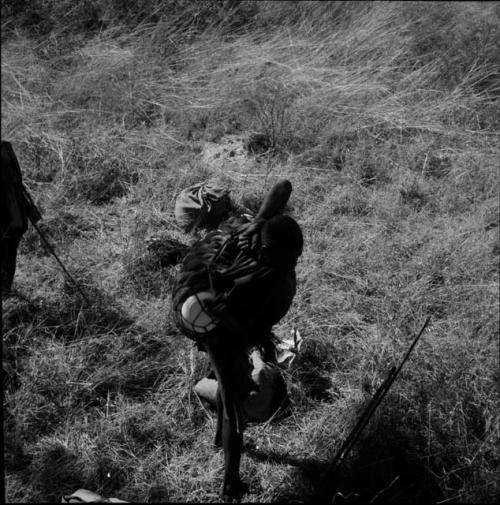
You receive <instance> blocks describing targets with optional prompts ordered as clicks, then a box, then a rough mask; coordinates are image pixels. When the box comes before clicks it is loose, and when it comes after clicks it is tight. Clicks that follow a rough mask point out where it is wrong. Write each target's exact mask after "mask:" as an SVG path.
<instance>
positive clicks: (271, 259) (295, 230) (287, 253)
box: [259, 215, 304, 270]
mask: <svg viewBox="0 0 500 505" xmlns="http://www.w3.org/2000/svg"><path fill="white" fill-rule="evenodd" d="M260 239H261V246H260V251H259V259H260V260H261V261H262V262H264V263H267V264H269V265H271V266H272V267H274V268H276V269H278V270H290V269H292V268H294V267H295V265H296V263H297V260H298V259H299V256H300V255H301V254H302V247H303V245H304V240H303V237H302V231H301V229H300V226H299V225H298V224H297V222H296V221H295V220H294V219H292V218H291V217H289V216H284V215H277V216H274V217H272V218H271V219H269V220H268V221H266V222H265V223H264V225H263V226H262V229H261V231H260Z"/></svg>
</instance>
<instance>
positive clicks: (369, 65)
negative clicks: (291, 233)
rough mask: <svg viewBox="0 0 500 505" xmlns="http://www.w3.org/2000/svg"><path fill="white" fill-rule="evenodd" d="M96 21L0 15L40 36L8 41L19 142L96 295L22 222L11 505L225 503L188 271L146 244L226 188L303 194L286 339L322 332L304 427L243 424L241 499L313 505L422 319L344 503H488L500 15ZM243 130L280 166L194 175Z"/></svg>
mask: <svg viewBox="0 0 500 505" xmlns="http://www.w3.org/2000/svg"><path fill="white" fill-rule="evenodd" d="M7 4H9V5H10V3H9V2H5V5H7ZM152 4H154V2H144V9H147V8H148V5H149V8H151V5H152ZM35 5H36V4H35ZM88 5H91V6H94V7H95V9H94V10H92V9H87V8H86V9H85V10H84V11H83V12H78V10H77V9H76V11H75V9H73V10H71V9H68V3H67V2H66V3H65V2H64V1H62V0H61V1H59V2H55V3H54V4H53V5H52V8H53V9H54V10H53V11H43V9H42V7H40V8H39V9H40V10H39V11H36V12H35V10H36V9H35V8H34V12H35V13H37V15H38V18H37V17H36V16H33V17H32V18H29V16H25V17H24V18H21V17H19V16H20V14H19V13H17V14H16V13H15V12H13V11H12V12H10V16H7V17H6V18H4V23H5V27H7V28H8V27H9V26H10V27H12V26H13V25H14V24H15V23H21V21H22V22H23V23H24V26H25V27H24V28H22V29H18V30H16V31H13V32H7V30H5V32H4V35H3V36H4V40H3V42H2V138H5V139H8V140H11V141H12V142H13V144H14V147H15V149H16V152H17V153H18V156H19V158H20V161H21V166H22V169H23V173H24V177H25V180H26V183H27V185H28V186H29V188H30V189H31V191H32V194H33V195H34V197H35V200H36V201H37V203H38V204H39V205H40V207H41V209H42V210H43V214H44V219H43V222H42V223H43V226H44V229H45V230H47V232H48V233H50V235H51V237H52V239H53V241H54V242H55V243H56V244H57V249H58V251H59V253H60V255H61V257H62V258H63V260H64V262H65V264H66V265H67V267H68V268H69V270H70V271H71V272H73V273H74V275H75V276H76V277H77V278H78V280H79V281H80V282H81V283H82V284H83V285H84V286H85V288H86V290H87V291H88V292H89V293H90V295H91V297H92V300H93V301H94V303H93V305H92V307H83V306H82V303H81V300H80V299H79V297H78V293H76V292H75V289H74V288H73V287H72V286H71V284H68V283H67V281H65V279H64V278H63V276H62V274H61V272H60V271H59V269H58V266H57V264H55V262H54V260H53V259H52V258H51V257H50V256H48V255H47V254H46V253H45V252H44V251H43V249H42V248H41V247H40V244H39V242H38V239H37V236H36V234H35V233H34V232H33V230H30V231H29V232H28V233H27V235H26V236H25V238H24V239H23V242H22V246H21V254H20V257H19V262H18V271H17V274H16V280H15V289H16V290H17V291H18V292H19V293H21V294H22V295H23V296H22V297H19V296H18V297H13V298H10V299H8V300H4V301H3V330H4V368H5V370H6V371H7V374H6V376H5V377H6V378H5V382H4V388H5V396H4V409H5V410H4V412H5V415H4V418H5V421H4V434H5V444H6V445H5V456H6V470H5V471H6V497H7V499H8V501H28V500H51V499H58V498H59V497H60V495H61V494H62V493H64V492H72V491H74V490H75V489H76V488H78V487H86V488H89V489H93V490H95V491H98V492H102V493H103V494H105V495H107V496H112V495H114V496H119V497H121V498H124V499H131V500H139V501H146V500H150V501H154V500H164V501H165V500H176V501H210V500H217V498H218V490H219V486H220V478H221V470H222V465H223V458H222V453H221V452H220V451H219V452H216V451H214V450H213V449H212V447H211V441H212V436H213V425H214V420H213V417H212V416H211V415H210V414H209V413H208V412H207V411H206V410H205V409H204V408H203V406H202V405H201V404H200V403H199V401H198V400H197V399H196V397H195V396H194V395H193V393H192V392H191V387H192V385H193V383H194V382H195V381H196V380H197V379H198V378H199V377H201V374H202V373H203V372H204V370H205V367H206V364H205V361H204V357H203V356H202V355H198V354H197V353H195V352H194V351H193V350H192V348H191V345H190V343H189V341H187V339H185V338H183V337H181V336H179V335H178V333H177V332H176V330H175V329H174V327H173V325H172V322H171V320H170V317H169V309H170V302H169V289H170V286H171V280H172V274H173V272H172V271H169V270H161V269H159V268H157V267H156V266H155V265H154V264H152V263H151V262H148V261H145V260H144V257H145V253H146V247H145V243H144V240H145V238H147V237H148V236H150V235H152V234H154V233H158V232H162V233H164V232H166V233H168V234H169V235H170V236H172V237H174V238H177V239H181V240H187V239H188V237H186V236H184V235H183V234H182V233H181V232H179V231H178V230H177V228H176V225H175V220H174V217H173V203H174V200H175V196H176V194H177V193H178V192H179V190H180V189H181V188H183V187H185V186H187V185H189V184H190V183H193V182H196V181H199V180H201V179H203V178H206V177H207V176H210V175H217V176H220V177H222V178H223V179H224V180H225V181H226V182H227V183H228V184H229V185H230V186H231V187H232V189H233V195H234V196H235V198H236V199H238V200H240V201H243V199H244V198H260V197H261V196H262V195H263V194H264V192H265V191H266V189H268V188H269V187H270V186H271V185H272V184H273V182H274V181H276V180H277V179H278V178H279V177H283V176H286V177H288V178H289V179H290V180H291V181H292V183H293V185H294V193H293V196H292V201H291V209H290V210H291V213H292V214H293V215H294V216H295V217H296V218H297V220H298V221H299V223H300V224H301V226H302V227H303V230H304V234H305V239H306V246H305V251H304V255H303V257H302V259H301V261H300V264H299V266H298V270H297V273H298V280H299V289H298V294H297V297H296V300H295V302H294V305H293V307H292V310H291V311H290V313H289V314H288V315H287V316H286V318H285V319H284V320H283V322H282V323H281V324H280V329H281V330H282V331H288V330H289V329H290V328H291V327H292V326H297V327H298V328H299V329H300V331H301V333H302V335H303V336H304V338H305V343H304V347H303V353H302V355H301V357H300V359H298V360H296V362H294V366H293V367H292V369H291V370H290V373H289V375H288V376H287V378H288V381H289V387H290V391H291V395H292V399H293V403H294V409H293V414H292V416H291V417H288V418H286V419H284V420H282V421H279V422H276V423H272V424H266V425H260V426H253V427H251V428H250V429H249V430H248V436H249V437H250V438H252V439H253V440H254V441H255V443H256V444H257V446H258V447H259V449H258V450H257V451H255V453H254V457H249V456H246V457H244V458H243V463H242V469H243V474H244V476H245V477H246V478H247V479H248V480H249V481H250V485H251V490H252V494H251V495H248V499H249V500H255V501H264V502H265V501H274V500H277V499H285V498H287V497H288V498H289V497H296V498H304V497H307V496H308V493H309V492H310V491H311V489H314V486H315V485H316V484H317V475H318V473H319V471H320V470H321V469H322V468H323V466H324V463H325V461H327V459H328V457H329V456H331V455H332V454H334V453H335V450H336V449H337V448H338V447H339V444H340V443H341V441H342V440H343V439H344V438H345V436H346V435H347V433H348V430H349V429H350V427H352V426H353V424H354V422H355V420H356V416H357V415H358V413H359V410H360V409H361V408H362V406H363V405H364V404H365V402H366V401H367V400H368V399H369V398H370V394H371V393H373V391H374V390H375V389H376V387H377V386H378V384H379V383H380V382H381V381H382V380H383V378H384V374H385V373H386V371H387V370H388V369H389V367H390V365H391V364H393V363H394V362H395V361H397V360H398V359H399V358H400V357H401V356H402V354H403V353H404V352H405V350H406V349H407V347H408V345H409V343H410V341H411V338H412V335H413V334H414V333H415V331H417V330H418V327H419V325H420V324H421V323H422V322H423V320H424V318H425V317H426V315H428V314H431V315H432V323H431V325H430V328H429V330H428V331H427V332H426V334H425V337H424V338H423V340H422V341H421V342H420V344H419V346H418V347H417V348H416V350H415V352H414V354H413V356H412V359H411V361H410V362H409V363H408V365H407V366H406V367H405V369H404V371H403V373H402V375H401V376H400V378H399V379H398V381H397V383H396V384H395V385H394V387H393V389H392V390H391V392H390V394H389V395H388V397H387V398H386V400H385V402H384V404H383V405H382V407H381V408H380V410H379V411H378V412H377V414H376V416H375V418H374V419H373V420H372V422H371V424H370V425H369V427H368V429H367V431H366V432H365V434H364V437H363V440H362V441H361V443H360V444H359V445H358V446H357V448H356V450H355V451H354V452H353V454H352V455H351V458H350V459H349V461H348V464H347V466H346V467H345V471H344V472H343V473H342V475H341V478H340V480H339V489H340V490H341V491H342V492H343V493H344V494H345V493H347V492H349V491H353V492H356V493H361V495H362V497H363V498H364V499H367V500H369V499H371V498H372V497H374V496H375V495H376V494H377V493H379V492H380V491H382V490H384V489H385V491H384V494H381V495H379V498H380V499H381V500H384V501H390V500H394V501H398V502H401V501H415V502H421V501H422V500H425V499H434V500H438V499H454V498H456V499H458V500H460V501H468V502H479V501H481V502H482V501H487V502H494V501H495V500H496V499H497V498H498V496H499V489H498V484H496V483H495V481H496V479H495V475H496V476H497V477H498V465H499V458H500V456H499V452H498V447H499V442H500V433H499V414H498V412H499V411H500V409H499V401H498V400H499V399H498V389H497V383H498V378H499V377H498V316H499V314H498V299H497V297H498V256H499V250H500V246H499V234H498V156H499V144H498V126H499V125H498V117H499V107H498V90H499V82H498V70H497V69H498V64H499V61H498V54H499V52H498V51H497V49H498V41H499V33H498V18H499V11H498V5H497V4H495V3H486V4H476V3H433V4H429V3H425V4H419V3H416V4H408V3H405V4H404V6H402V5H401V4H399V3H396V2H394V3H393V2H391V3H389V4H387V3H385V4H384V3H375V4H355V3H342V2H340V3H337V4H333V5H332V4H327V3H319V4H316V3H306V4H305V5H303V4H294V3H291V4H287V3H280V2H271V3H266V2H261V3H258V4H253V3H251V2H245V3H243V4H241V5H239V6H238V5H236V7H234V9H235V10H234V11H233V12H232V14H231V13H230V14H231V15H228V11H227V10H226V11H223V10H217V9H215V8H214V7H212V6H211V4H210V3H193V4H190V3H188V2H181V1H177V2H171V4H170V6H171V9H172V11H173V12H174V15H170V16H168V15H167V12H168V7H163V9H164V11H161V9H160V10H156V13H155V14H154V15H150V16H149V17H147V16H146V17H144V14H145V13H150V12H153V11H150V12H147V11H144V10H143V11H142V13H141V16H142V18H143V21H142V23H141V24H139V25H138V24H137V23H135V24H134V23H132V22H131V21H130V20H131V19H132V18H133V17H134V16H137V15H138V14H137V13H135V14H134V13H130V12H127V11H126V10H123V11H121V10H120V8H119V3H116V5H115V2H109V3H104V2H102V3H101V2H99V1H97V0H93V1H91V2H88ZM158 5H160V6H161V4H157V6H158ZM103 6H108V7H106V8H107V9H108V10H106V8H104V7H103ZM110 6H111V7H110ZM199 6H201V7H199ZM174 7H175V9H174ZM112 8H114V9H115V10H114V11H113V10H112ZM57 9H59V10H57ZM64 9H66V10H64ZM109 9H111V10H109ZM203 9H205V10H203ZM197 10H200V11H202V12H201V14H202V15H201V16H200V17H199V18H196V19H197V21H192V20H193V19H195V18H193V17H192V16H193V13H195V11H197ZM61 12H65V13H67V15H66V14H65V16H61ZM186 12H187V13H188V14H187V15H186ZM8 14H9V13H8ZM41 14H43V16H41ZM84 14H85V15H84ZM13 16H17V17H13ZM40 16H41V19H42V20H44V21H43V23H42V22H40ZM44 16H45V17H44ZM200 19H201V20H204V21H200ZM221 19H222V22H221V23H220V24H218V25H217V24H215V25H212V26H207V20H208V21H220V20H221ZM33 20H35V21H37V20H38V22H39V24H38V29H40V30H42V31H43V30H45V32H46V33H45V34H44V35H40V36H36V34H35V30H34V27H33V23H34V21H33ZM96 20H97V21H99V23H100V25H99V23H97V24H96V23H94V24H93V22H94V21H96ZM103 20H104V21H103ZM49 21H50V22H49ZM119 22H120V23H121V24H119ZM30 23H31V24H30ZM44 23H45V24H44ZM65 23H66V24H65ZM83 25H85V26H86V27H87V28H86V29H84V28H85V26H83ZM40 27H41V28H40ZM99 27H100V29H99ZM47 33H48V34H50V36H49V35H48V34H47ZM495 72H497V73H496V74H495ZM250 131H259V132H263V133H265V134H266V135H267V137H268V139H269V142H270V143H272V144H273V145H274V146H275V152H276V155H275V156H266V155H265V156H261V157H260V158H255V157H249V159H248V160H247V161H246V162H245V163H242V164H241V163H235V162H231V160H230V159H229V160H226V161H224V162H223V163H221V164H220V165H219V166H217V167H212V168H210V167H207V166H205V165H204V164H203V162H202V158H201V152H202V150H203V145H204V142H205V141H211V142H218V141H221V140H222V138H223V137H224V135H227V134H245V133H248V132H250ZM398 475H399V478H398V479H397V480H396V481H394V479H395V478H396V477H397V476H398ZM390 483H392V485H391V486H389V484H390ZM386 488H387V489H386Z"/></svg>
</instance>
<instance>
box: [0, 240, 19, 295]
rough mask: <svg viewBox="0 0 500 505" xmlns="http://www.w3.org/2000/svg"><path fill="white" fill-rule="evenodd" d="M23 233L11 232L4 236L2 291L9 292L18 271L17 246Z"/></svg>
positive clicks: (1, 252) (0, 252)
mask: <svg viewBox="0 0 500 505" xmlns="http://www.w3.org/2000/svg"><path fill="white" fill-rule="evenodd" d="M21 236H22V233H16V232H10V233H8V234H5V235H3V236H2V244H1V245H2V250H1V251H0V254H1V269H2V270H1V271H2V293H5V294H6V293H9V292H10V289H11V287H12V281H13V280H14V274H15V272H16V256H17V247H18V245H19V241H20V240H21Z"/></svg>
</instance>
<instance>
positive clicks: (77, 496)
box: [61, 489, 129, 503]
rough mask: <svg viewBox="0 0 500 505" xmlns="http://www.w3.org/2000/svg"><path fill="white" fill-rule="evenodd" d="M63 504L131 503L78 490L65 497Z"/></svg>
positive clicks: (62, 499)
mask: <svg viewBox="0 0 500 505" xmlns="http://www.w3.org/2000/svg"><path fill="white" fill-rule="evenodd" d="M61 503H129V502H127V501H125V500H120V498H104V497H103V496H101V495H100V494H97V493H94V492H93V491H88V490H87V489H78V490H77V491H75V492H74V493H73V494H70V495H67V496H63V497H62V498H61Z"/></svg>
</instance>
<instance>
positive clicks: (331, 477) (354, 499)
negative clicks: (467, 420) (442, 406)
mask: <svg viewBox="0 0 500 505" xmlns="http://www.w3.org/2000/svg"><path fill="white" fill-rule="evenodd" d="M246 452H247V454H248V456H249V457H251V458H254V459H257V460H258V461H265V462H271V463H276V464H281V465H291V466H294V467H295V469H294V470H293V476H292V479H291V480H292V482H293V483H294V484H293V485H292V486H291V487H289V488H288V489H284V488H282V489H280V490H278V492H277V495H276V496H275V497H274V501H277V502H279V503H303V502H311V503H324V502H327V503H356V504H358V503H375V504H377V503H394V504H396V503H410V504H413V503H414V504H420V503H436V502H437V501H439V500H440V499H442V493H441V491H440V489H439V486H438V484H437V481H436V478H435V477H434V476H433V475H432V473H431V472H430V471H429V469H428V468H426V466H425V464H424V463H423V462H422V460H421V458H419V457H418V456H417V455H415V454H414V451H413V450H412V434H411V433H409V432H404V429H403V427H400V428H398V426H397V420H396V419H394V418H392V419H389V420H388V419H387V417H384V418H383V419H382V418H380V419H378V421H376V422H375V425H372V428H371V429H370V431H369V432H367V433H365V435H364V436H363V437H362V438H361V439H360V440H358V442H357V444H356V446H355V448H354V451H353V453H351V457H348V459H347V460H346V462H345V463H344V464H343V465H341V467H340V468H339V469H338V470H337V471H335V472H334V473H333V474H332V473H331V469H330V464H329V462H328V461H322V460H319V459H317V458H298V457H295V456H293V455H290V454H287V453H279V452H276V451H273V450H270V451H263V450H257V449H255V448H247V450H246Z"/></svg>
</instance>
